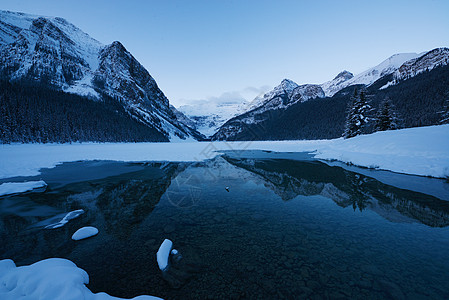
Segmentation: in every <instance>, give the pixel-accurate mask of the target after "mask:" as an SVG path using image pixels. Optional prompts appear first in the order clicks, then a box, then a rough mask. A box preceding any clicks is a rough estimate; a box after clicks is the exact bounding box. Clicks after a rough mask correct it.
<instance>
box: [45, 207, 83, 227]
mask: <svg viewBox="0 0 449 300" xmlns="http://www.w3.org/2000/svg"><path fill="white" fill-rule="evenodd" d="M82 214H84V210H83V209H77V210H74V211H71V212H69V213H67V214H66V215H65V216H64V217H63V218H62V219H61V221H59V222H56V223H53V224H49V225H47V226H45V228H47V229H55V228H60V227H62V226H64V225H65V224H67V223H68V222H69V221H70V220H73V219H75V218H78V217H79V216H80V215H82Z"/></svg>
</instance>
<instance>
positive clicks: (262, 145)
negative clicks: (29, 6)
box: [0, 125, 449, 178]
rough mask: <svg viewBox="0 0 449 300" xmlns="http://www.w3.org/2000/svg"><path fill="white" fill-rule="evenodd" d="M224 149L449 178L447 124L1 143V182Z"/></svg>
mask: <svg viewBox="0 0 449 300" xmlns="http://www.w3.org/2000/svg"><path fill="white" fill-rule="evenodd" d="M226 150H228V151H229V150H266V151H274V152H313V153H314V155H315V158H317V159H324V160H338V161H341V162H345V163H351V164H354V165H357V166H362V167H370V168H376V169H382V170H389V171H393V172H398V173H405V174H412V175H420V176H432V177H437V178H445V177H447V176H449V125H441V126H428V127H419V128H408V129H402V130H396V131H384V132H376V133H374V134H370V135H362V136H357V137H355V138H351V139H347V140H344V139H342V138H338V139H333V140H313V141H306V140H301V141H247V142H192V143H182V144H180V143H104V144H100V143H78V144H12V145H0V178H9V177H15V176H35V175H39V174H40V173H39V170H40V169H41V168H52V167H54V166H56V165H58V164H60V163H63V162H73V161H83V160H111V161H126V162H143V161H202V160H205V159H210V158H213V157H215V156H216V155H220V151H226Z"/></svg>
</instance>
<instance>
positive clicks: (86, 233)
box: [72, 226, 98, 241]
mask: <svg viewBox="0 0 449 300" xmlns="http://www.w3.org/2000/svg"><path fill="white" fill-rule="evenodd" d="M97 234H98V229H97V228H95V227H92V226H86V227H83V228H80V229H78V230H77V231H76V232H75V233H74V234H73V235H72V240H74V241H79V240H84V239H87V238H90V237H91V236H94V235H97Z"/></svg>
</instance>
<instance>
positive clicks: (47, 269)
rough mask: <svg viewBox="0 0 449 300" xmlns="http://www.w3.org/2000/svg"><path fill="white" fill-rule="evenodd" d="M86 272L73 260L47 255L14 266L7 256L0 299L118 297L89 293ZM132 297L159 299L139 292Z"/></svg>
mask: <svg viewBox="0 0 449 300" xmlns="http://www.w3.org/2000/svg"><path fill="white" fill-rule="evenodd" d="M88 283H89V275H88V274H87V273H86V271H84V270H82V269H80V268H78V267H77V266H76V265H75V264H74V263H73V262H71V261H70V260H67V259H63V258H49V259H45V260H42V261H39V262H37V263H34V264H32V265H29V266H22V267H16V265H15V263H14V262H13V261H12V260H10V259H4V260H1V261H0V299H2V300H20V299H22V300H41V299H54V300H56V299H60V300H79V299H85V300H119V299H121V298H116V297H112V296H109V295H108V294H106V293H97V294H94V293H92V292H91V291H90V290H89V289H88V288H87V287H86V284H88ZM133 299H134V300H150V299H152V300H154V299H160V298H157V297H153V296H138V297H135V298H133Z"/></svg>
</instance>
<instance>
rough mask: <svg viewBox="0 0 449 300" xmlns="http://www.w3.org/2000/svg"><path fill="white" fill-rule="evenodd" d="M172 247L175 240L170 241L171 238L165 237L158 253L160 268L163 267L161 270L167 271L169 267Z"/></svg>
mask: <svg viewBox="0 0 449 300" xmlns="http://www.w3.org/2000/svg"><path fill="white" fill-rule="evenodd" d="M172 247H173V242H172V241H170V240H169V239H165V240H164V241H163V242H162V244H161V246H160V247H159V250H158V251H157V253H156V258H157V264H158V266H159V269H161V271H165V270H166V269H167V267H168V257H169V256H170V251H171V249H172Z"/></svg>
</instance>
